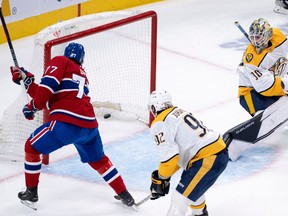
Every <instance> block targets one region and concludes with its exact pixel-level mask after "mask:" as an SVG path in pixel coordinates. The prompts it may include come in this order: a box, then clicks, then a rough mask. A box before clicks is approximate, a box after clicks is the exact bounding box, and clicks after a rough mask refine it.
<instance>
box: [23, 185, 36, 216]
mask: <svg viewBox="0 0 288 216" xmlns="http://www.w3.org/2000/svg"><path fill="white" fill-rule="evenodd" d="M18 198H19V199H20V202H21V203H22V204H24V205H25V206H27V207H29V208H31V209H33V210H35V211H36V210H37V206H36V202H37V201H38V192H37V187H33V188H26V191H21V192H19V193H18Z"/></svg>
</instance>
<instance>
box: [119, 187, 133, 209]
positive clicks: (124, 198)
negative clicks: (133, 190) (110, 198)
mask: <svg viewBox="0 0 288 216" xmlns="http://www.w3.org/2000/svg"><path fill="white" fill-rule="evenodd" d="M114 198H115V199H117V200H121V202H122V203H123V204H124V205H127V206H129V207H131V206H133V205H134V204H135V201H134V199H133V197H132V196H131V194H130V193H129V192H128V191H127V190H125V191H124V192H122V193H120V194H118V195H115V196H114Z"/></svg>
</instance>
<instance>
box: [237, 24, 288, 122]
mask: <svg viewBox="0 0 288 216" xmlns="http://www.w3.org/2000/svg"><path fill="white" fill-rule="evenodd" d="M287 54H288V42H287V38H286V36H285V35H284V34H283V33H282V32H281V30H280V29H277V28H273V35H272V39H271V40H270V41H269V43H268V47H267V48H265V49H264V50H263V51H262V52H261V53H260V54H257V53H256V51H255V49H254V47H253V45H252V44H251V43H250V44H249V45H248V47H247V49H246V51H245V52H244V56H243V60H242V62H241V64H240V65H239V67H238V69H237V72H238V73H239V90H238V96H239V98H240V104H241V105H242V107H243V108H244V109H245V110H246V111H247V112H248V113H249V114H251V115H252V116H253V115H254V114H255V113H256V112H257V111H260V110H264V109H266V108H267V107H268V106H270V105H271V104H273V103H274V102H276V101H277V100H278V99H279V98H280V97H281V96H283V95H285V92H284V91H283V88H282V81H281V75H283V74H282V72H283V73H285V72H286V74H287V69H286V71H282V70H285V67H286V64H287V59H286V58H287ZM287 67H288V66H287Z"/></svg>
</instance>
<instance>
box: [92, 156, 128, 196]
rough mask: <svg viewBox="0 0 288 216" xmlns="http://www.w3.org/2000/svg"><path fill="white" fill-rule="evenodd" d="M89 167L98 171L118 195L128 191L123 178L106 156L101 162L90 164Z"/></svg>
mask: <svg viewBox="0 0 288 216" xmlns="http://www.w3.org/2000/svg"><path fill="white" fill-rule="evenodd" d="M89 165H90V166H91V167H92V168H93V169H95V170H97V172H98V173H99V174H100V175H101V176H102V178H103V179H104V180H105V181H106V182H107V183H108V184H109V185H110V187H112V188H113V190H114V191H115V193H116V194H120V193H122V192H124V191H125V190H126V186H125V184H124V181H123V179H122V177H121V176H120V174H119V173H118V171H117V169H116V167H114V165H113V164H112V162H111V161H110V159H109V158H108V157H107V156H106V155H104V156H103V157H102V158H101V160H99V161H96V162H90V163H89Z"/></svg>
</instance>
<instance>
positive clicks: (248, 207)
mask: <svg viewBox="0 0 288 216" xmlns="http://www.w3.org/2000/svg"><path fill="white" fill-rule="evenodd" d="M273 7H274V1H272V0H262V1H259V0H258V1H257V0H243V1H228V0H217V1H208V0H166V1H163V2H159V3H154V4H149V5H145V6H142V7H137V8H133V9H137V10H143V11H147V10H154V11H156V12H157V14H158V50H157V52H158V55H157V88H159V89H160V88H161V89H166V90H168V91H169V92H170V93H171V94H172V97H173V103H174V104H175V105H177V106H179V107H182V108H184V109H187V110H190V111H191V112H193V113H194V115H195V116H196V117H198V118H199V119H201V120H202V121H203V122H204V124H205V125H206V126H207V127H209V128H212V129H213V130H216V131H219V132H220V133H224V132H225V131H226V130H228V129H229V128H231V127H233V126H235V125H237V124H239V123H241V122H242V121H244V120H247V119H249V115H248V114H247V113H246V112H245V111H244V110H243V109H242V108H241V107H240V105H239V103H238V99H237V87H238V75H237V73H236V67H237V65H238V64H239V63H240V60H241V57H242V52H243V49H244V48H245V45H246V44H247V40H246V38H245V37H244V36H243V34H242V33H241V32H240V31H239V30H238V29H237V28H236V27H235V25H234V22H235V21H239V22H240V24H241V25H242V26H243V27H244V28H245V29H246V30H247V29H248V27H249V25H250V24H251V23H252V22H253V21H254V20H255V19H257V18H260V17H263V18H266V19H267V20H268V21H269V22H270V24H271V25H272V26H274V27H280V28H281V29H282V30H283V31H284V32H285V33H286V34H287V35H288V30H287V24H288V22H287V21H288V20H287V19H288V17H287V16H284V15H280V14H276V13H274V12H273ZM33 39H34V37H33V36H30V37H26V38H23V39H21V40H15V41H13V45H14V48H15V51H16V55H17V58H18V62H19V64H20V65H21V66H24V67H26V68H27V67H28V66H29V65H30V62H31V61H33V59H31V57H32V51H33ZM10 65H13V62H12V58H11V55H10V52H9V48H8V46H7V44H2V45H0V70H1V79H0V91H1V94H0V115H2V114H3V112H4V110H5V109H6V108H7V107H8V106H9V105H10V104H11V103H12V102H13V101H14V100H15V99H16V97H17V95H18V94H19V92H20V91H21V88H20V87H19V86H17V85H14V84H13V83H12V81H11V76H10V72H9V66H10ZM99 122H100V126H99V129H100V132H101V134H102V138H103V141H104V143H105V152H106V154H107V155H108V156H109V157H110V158H111V160H112V162H113V163H114V165H115V166H116V167H117V168H118V170H119V172H120V173H121V174H122V176H123V178H124V181H125V183H126V185H127V187H128V189H129V191H130V192H131V194H132V195H133V196H134V197H135V199H136V201H139V200H141V199H143V198H144V197H146V196H147V194H148V193H149V187H150V174H151V172H152V171H153V170H155V169H157V166H158V155H157V151H156V147H155V146H154V145H153V143H152V141H151V139H150V137H149V131H148V127H147V126H146V125H144V124H142V123H137V122H119V121H116V120H114V119H113V118H110V119H103V118H102V116H99ZM287 136H288V135H287ZM285 140H287V138H286V137H285V136H283V137H281V138H279V142H277V144H275V145H270V144H265V143H263V144H261V145H259V146H255V147H254V148H252V149H250V150H248V151H247V152H245V153H244V154H243V155H242V157H241V158H240V159H239V160H238V161H236V162H230V163H229V164H228V167H227V169H226V170H225V171H224V173H223V175H222V176H221V177H220V178H219V180H218V181H217V182H216V184H215V185H214V186H213V187H212V188H211V189H210V190H209V191H208V192H207V194H206V198H207V205H208V210H209V215H211V216H255V215H257V216H271V215H287V212H288V206H287V201H288V199H287V194H288V185H287V182H288V172H287V161H288V150H287V147H286V146H285ZM23 144H24V143H23ZM286 145H287V141H286ZM19 146H20V145H19ZM178 179H179V174H178V175H176V176H174V177H173V178H172V185H171V192H172V191H173V189H174V188H175V187H176V185H177V181H178ZM24 188H25V183H24V174H23V164H22V163H17V162H16V163H15V162H8V161H4V160H0V194H1V197H0V216H6V215H13V216H30V215H31V216H32V215H33V216H54V215H55V216H56V215H57V216H58V215H59V216H60V215H61V216H63V215H64V216H66V215H67V216H68V215H69V216H80V215H81V216H84V215H85V216H92V215H93V216H95V215H99V216H106V215H107V216H108V215H109V216H123V215H134V216H136V215H143V216H164V215H165V214H166V212H167V210H168V208H169V205H170V194H171V193H170V194H169V195H168V196H165V197H164V198H161V199H158V200H155V201H147V202H146V203H144V204H143V205H141V206H140V207H139V210H138V212H136V211H135V210H133V209H130V208H126V207H124V206H123V205H121V204H120V203H119V202H117V201H116V200H115V199H114V198H113V195H114V193H113V191H112V189H111V188H110V187H108V186H107V185H106V184H105V183H104V182H103V180H101V178H100V176H99V175H98V174H97V173H95V172H93V171H92V170H90V169H89V167H88V166H87V165H86V164H82V163H81V162H80V160H79V158H78V156H77V154H76V152H75V150H74V148H73V146H69V147H67V148H63V149H61V150H59V151H58V152H55V153H54V154H52V155H51V163H50V165H49V166H43V170H42V174H41V177H40V185H39V202H38V211H33V210H30V209H28V208H27V207H25V206H23V205H21V204H20V202H19V200H18V198H17V193H18V192H19V191H20V190H22V189H24Z"/></svg>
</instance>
